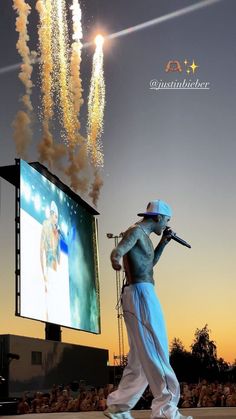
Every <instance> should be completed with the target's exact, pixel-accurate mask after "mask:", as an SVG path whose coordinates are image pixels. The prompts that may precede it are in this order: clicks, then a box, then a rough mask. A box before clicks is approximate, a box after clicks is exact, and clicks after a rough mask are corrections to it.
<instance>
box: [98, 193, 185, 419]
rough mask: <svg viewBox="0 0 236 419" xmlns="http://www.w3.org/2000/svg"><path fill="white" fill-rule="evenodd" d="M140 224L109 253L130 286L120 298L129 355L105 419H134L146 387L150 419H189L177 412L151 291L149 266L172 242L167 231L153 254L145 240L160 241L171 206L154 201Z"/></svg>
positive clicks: (160, 322)
mask: <svg viewBox="0 0 236 419" xmlns="http://www.w3.org/2000/svg"><path fill="white" fill-rule="evenodd" d="M138 215H139V216H142V217H143V219H142V221H139V222H137V223H135V224H134V225H133V226H131V227H130V228H129V229H128V230H127V231H126V232H125V233H124V235H123V238H122V240H121V241H120V243H119V244H118V246H117V247H116V248H115V249H114V250H113V251H112V253H111V263H112V266H113V268H114V269H115V270H120V269H121V265H120V259H121V258H122V257H123V262H124V269H125V272H126V278H127V283H128V286H125V287H124V292H123V294H122V307H123V314H124V319H125V323H126V327H127V332H128V338H129V345H130V352H129V356H128V365H127V366H126V368H125V370H124V373H123V376H122V379H121V381H120V384H119V387H118V389H117V390H116V391H114V392H113V393H111V394H110V395H109V396H108V399H107V406H108V409H107V410H106V411H105V412H104V414H105V416H107V417H109V418H111V419H132V416H131V413H130V409H132V408H133V407H134V406H135V404H136V403H137V401H138V400H139V398H140V397H141V395H142V393H143V392H144V390H145V388H146V387H147V385H148V384H149V386H150V388H151V391H152V394H153V397H154V399H153V402H152V415H151V418H152V419H161V418H163V419H164V418H165V419H193V418H192V416H187V417H186V416H183V415H181V413H180V412H179V411H178V408H177V404H178V401H179V397H180V390H179V383H178V380H177V378H176V375H175V373H174V371H173V369H172V367H171V365H170V363H169V351H168V340H167V334H166V329H165V322H164V318H163V314H162V309H161V306H160V303H159V300H158V298H157V296H156V294H155V290H154V280H153V266H154V265H156V263H157V262H158V261H159V259H160V256H161V254H162V252H163V250H164V248H165V246H166V245H167V243H168V242H169V241H170V239H171V230H170V229H167V230H166V231H165V233H164V234H163V235H162V238H161V240H160V242H159V244H158V245H157V247H156V248H155V249H154V248H153V244H152V242H151V239H150V238H149V235H150V234H151V233H155V234H157V235H158V236H160V235H161V234H162V233H163V231H164V230H165V229H166V227H167V224H168V222H169V220H170V218H171V216H172V210H171V208H170V206H169V205H168V204H167V203H165V202H164V201H162V200H160V199H158V200H155V201H152V202H150V203H149V204H148V206H147V210H146V212H144V213H140V214H138Z"/></svg>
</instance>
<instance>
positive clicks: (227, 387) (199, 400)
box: [179, 380, 236, 408]
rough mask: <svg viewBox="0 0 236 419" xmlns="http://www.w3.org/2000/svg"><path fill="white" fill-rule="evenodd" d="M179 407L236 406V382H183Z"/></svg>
mask: <svg viewBox="0 0 236 419" xmlns="http://www.w3.org/2000/svg"><path fill="white" fill-rule="evenodd" d="M179 407H181V408H184V407H190V408H191V407H236V384H235V383H226V384H220V383H217V382H215V383H207V381H206V380H203V381H202V382H201V383H200V384H185V383H182V384H181V398H180V403H179Z"/></svg>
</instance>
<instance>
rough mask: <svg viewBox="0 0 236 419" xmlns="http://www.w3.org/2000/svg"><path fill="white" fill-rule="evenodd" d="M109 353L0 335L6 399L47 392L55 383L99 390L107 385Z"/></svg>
mask: <svg viewBox="0 0 236 419" xmlns="http://www.w3.org/2000/svg"><path fill="white" fill-rule="evenodd" d="M107 362H108V350H106V349H100V348H91V347H88V346H81V345H74V344H69V343H61V342H52V341H45V340H43V339H35V338H30V337H24V336H15V335H0V369H1V370H2V371H3V373H4V375H5V377H6V381H5V385H4V386H3V387H2V390H1V389H0V400H1V396H2V394H1V393H3V390H4V393H5V394H4V396H5V399H6V398H7V397H22V395H23V393H24V391H27V392H28V391H29V392H30V394H31V395H33V393H34V392H35V391H41V392H43V393H44V392H48V391H50V390H51V389H52V387H53V384H56V385H70V386H71V389H72V391H74V392H77V391H78V387H79V386H83V387H86V386H89V387H99V386H104V385H106V384H107V383H108V380H109V378H108V368H107Z"/></svg>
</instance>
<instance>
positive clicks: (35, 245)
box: [0, 159, 100, 340]
mask: <svg viewBox="0 0 236 419" xmlns="http://www.w3.org/2000/svg"><path fill="white" fill-rule="evenodd" d="M0 176H2V177H3V178H4V179H6V180H7V181H9V182H10V183H12V184H13V185H14V186H15V188H16V218H15V230H16V231H15V232H16V261H15V263H16V313H15V314H16V315H17V316H21V317H26V318H30V319H34V320H39V321H42V322H45V323H46V328H45V331H46V339H53V340H60V326H63V327H68V328H73V329H78V330H83V331H87V332H91V333H96V334H98V333H100V300H99V276H98V250H97V219H96V218H95V216H96V215H98V212H97V211H96V210H94V209H93V208H92V207H91V206H90V205H88V204H87V203H86V202H85V201H84V200H83V199H81V198H80V197H79V196H78V195H77V194H75V193H74V192H73V191H72V190H71V189H70V188H69V187H68V186H66V185H65V184H63V183H62V182H61V181H60V180H59V179H58V178H57V177H56V176H54V175H53V174H52V173H50V172H49V171H48V170H47V169H46V168H45V167H44V166H42V165H41V164H40V163H38V162H35V163H30V164H28V163H26V162H25V161H23V160H19V159H17V160H16V164H15V165H14V166H6V167H1V168H0ZM50 325H52V326H50ZM58 328H59V329H58Z"/></svg>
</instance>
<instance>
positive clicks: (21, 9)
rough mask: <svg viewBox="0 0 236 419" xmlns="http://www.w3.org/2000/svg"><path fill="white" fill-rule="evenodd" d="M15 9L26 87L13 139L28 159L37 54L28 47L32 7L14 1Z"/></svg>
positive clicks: (18, 150)
mask: <svg viewBox="0 0 236 419" xmlns="http://www.w3.org/2000/svg"><path fill="white" fill-rule="evenodd" d="M13 9H14V10H15V11H16V13H17V15H18V17H17V18H16V31H17V32H18V33H19V38H18V41H17V44H16V48H17V50H18V52H19V54H20V56H21V58H22V64H21V68H20V73H19V79H20V80H21V82H22V83H23V85H24V87H25V94H24V95H23V96H22V97H21V98H20V100H21V102H22V103H23V105H24V108H25V110H20V111H19V112H18V113H17V114H16V116H15V119H14V121H13V123H12V126H13V128H14V133H13V138H14V141H15V143H16V151H17V155H18V156H20V157H24V158H26V148H27V146H28V144H29V142H30V141H31V139H32V129H31V112H32V110H33V106H32V103H31V98H30V96H31V92H32V87H33V84H32V81H31V74H32V70H33V67H32V64H31V58H32V56H35V53H34V52H33V53H31V52H30V49H29V47H28V45H27V42H28V40H29V36H28V31H27V25H28V16H29V14H30V12H31V7H30V6H29V4H27V3H26V2H25V1H24V0H13Z"/></svg>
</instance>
